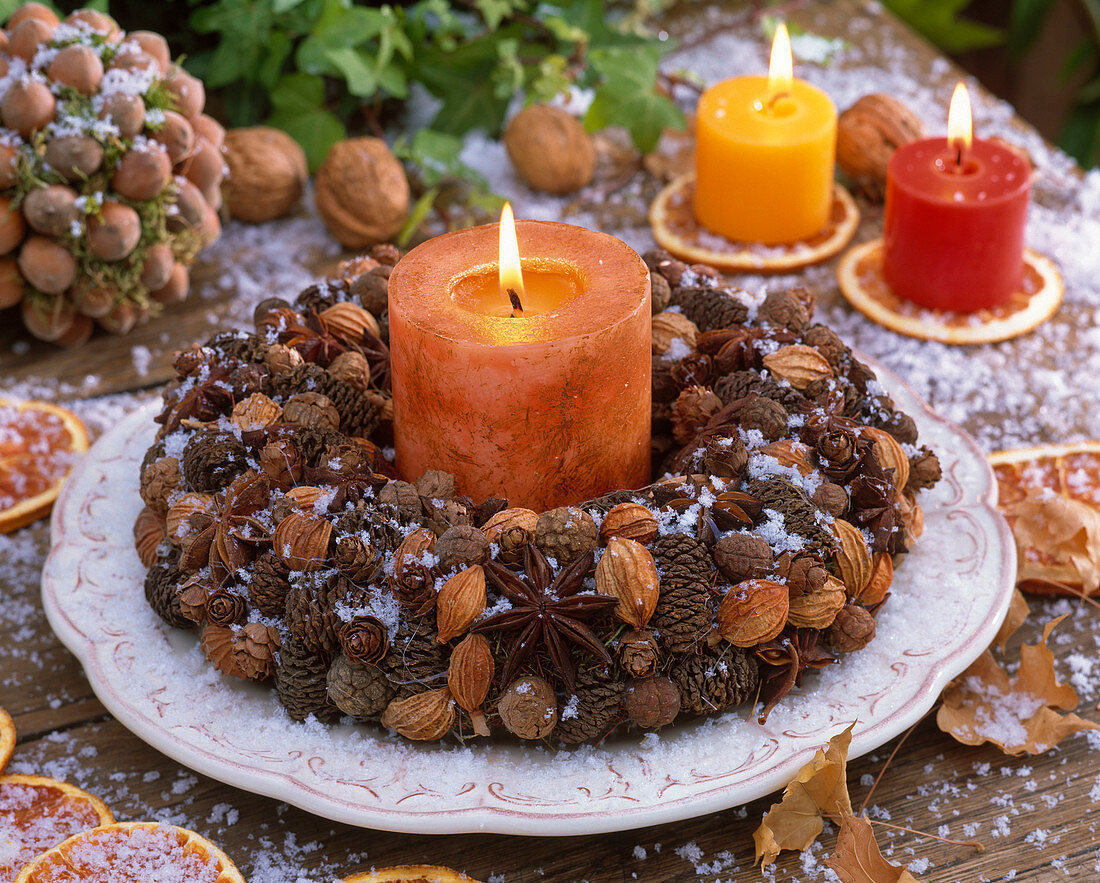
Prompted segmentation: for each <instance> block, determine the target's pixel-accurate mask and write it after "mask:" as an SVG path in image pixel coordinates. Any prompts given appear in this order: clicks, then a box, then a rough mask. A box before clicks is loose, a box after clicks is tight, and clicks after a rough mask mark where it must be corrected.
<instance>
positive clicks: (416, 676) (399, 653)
mask: <svg viewBox="0 0 1100 883" xmlns="http://www.w3.org/2000/svg"><path fill="white" fill-rule="evenodd" d="M435 634H436V622H435V612H434V611H429V612H427V613H425V614H424V615H423V616H421V617H419V618H417V619H413V618H412V617H408V616H406V617H402V620H401V624H400V625H399V626H398V628H397V635H396V636H395V637H394V639H393V641H392V642H390V649H389V652H388V653H386V655H385V657H384V658H383V659H382V662H381V663H380V665H381V667H382V669H383V670H384V671H385V672H386V676H387V677H388V678H389V679H390V683H391V684H393V686H394V688H395V690H396V694H397V698H399V699H404V698H405V697H407V696H415V695H416V694H417V693H423V692H425V691H426V690H431V689H433V688H435V687H439V686H442V685H443V683H444V680H445V678H444V677H443V676H442V675H445V673H446V671H447V659H446V657H445V656H444V647H443V645H442V644H439V643H438V642H437V641H436V640H435Z"/></svg>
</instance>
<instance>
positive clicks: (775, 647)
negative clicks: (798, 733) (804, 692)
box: [756, 628, 836, 723]
mask: <svg viewBox="0 0 1100 883" xmlns="http://www.w3.org/2000/svg"><path fill="white" fill-rule="evenodd" d="M820 642H821V632H820V631H818V630H817V629H796V628H788V629H786V630H785V631H784V632H783V634H781V635H780V636H779V637H778V638H776V639H775V640H774V641H768V642H767V643H766V644H761V645H760V646H759V647H757V648H756V655H757V658H759V659H760V661H761V662H762V663H764V665H763V666H762V667H761V669H760V675H761V678H760V680H761V686H760V701H761V702H763V703H764V709H763V711H761V712H760V717H759V718H757V720H759V722H760V723H765V722H766V721H767V720H768V715H769V714H771V711H772V709H773V708H775V706H776V705H777V704H778V702H779V700H780V699H782V698H783V697H784V696H786V695H787V694H788V693H789V692H791V690H792V689H793V688H794V687H801V686H802V675H803V674H804V673H805V672H806V671H807V670H808V669H811V668H815V669H820V668H825V667H826V666H827V665H832V664H833V663H834V662H836V657H835V656H833V655H832V654H830V653H829V652H827V651H826V650H824V649H822V648H821V647H820V646H819V644H820Z"/></svg>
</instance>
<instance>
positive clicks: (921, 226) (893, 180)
mask: <svg viewBox="0 0 1100 883" xmlns="http://www.w3.org/2000/svg"><path fill="white" fill-rule="evenodd" d="M959 94H961V95H962V99H956V98H953V99H952V117H956V116H957V115H958V114H957V113H956V106H957V102H959V103H960V104H961V106H963V108H964V111H963V112H964V113H965V128H964V129H963V130H962V131H958V130H953V125H954V123H953V120H949V124H948V131H949V135H948V137H947V138H927V139H924V140H922V141H915V142H913V143H911V144H906V145H904V146H902V147H899V148H898V149H897V150H896V151H895V152H894V155H893V156H892V157H891V159H890V163H889V166H888V168H887V172H886V217H885V222H884V230H883V237H884V241H885V250H884V255H883V274H884V276H885V279H886V283H887V284H888V285H889V286H890V288H891V290H892V291H893V292H894V294H896V295H898V296H899V297H902V298H905V299H906V300H909V301H912V302H914V303H916V304H920V305H921V306H924V307H930V308H933V309H938V310H954V311H958V312H972V311H974V310H981V309H986V308H989V307H994V306H996V305H998V304H1001V303H1004V302H1005V301H1007V300H1008V299H1009V298H1010V297H1011V296H1012V294H1013V293H1014V292H1015V291H1016V290H1017V289H1018V287H1019V285H1020V281H1021V278H1022V275H1023V267H1024V227H1025V225H1026V223H1027V205H1028V198H1029V195H1030V192H1031V170H1030V169H1029V168H1028V165H1027V162H1026V161H1025V160H1024V159H1023V157H1022V156H1020V155H1019V154H1018V153H1016V151H1014V150H1012V149H1011V148H1008V147H1005V146H1003V145H1000V144H996V143H993V142H991V141H983V140H981V139H974V140H973V142H972V143H971V141H970V137H969V136H970V118H969V117H970V114H969V103H968V102H966V100H965V89H964V90H963V92H962V93H960V92H959V89H956V95H959Z"/></svg>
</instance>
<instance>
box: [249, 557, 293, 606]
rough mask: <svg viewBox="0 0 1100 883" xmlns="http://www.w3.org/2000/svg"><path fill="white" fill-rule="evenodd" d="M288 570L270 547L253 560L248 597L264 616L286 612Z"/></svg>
mask: <svg viewBox="0 0 1100 883" xmlns="http://www.w3.org/2000/svg"><path fill="white" fill-rule="evenodd" d="M289 572H290V571H289V570H288V568H287V566H286V565H285V564H283V562H282V560H281V559H280V558H279V556H278V555H276V554H275V553H274V552H272V551H271V550H270V549H268V550H267V551H266V552H264V553H263V554H262V555H261V556H260V557H259V558H257V559H256V560H255V561H254V562H253V564H252V580H251V581H250V582H249V584H248V597H249V599H250V600H251V601H252V603H253V605H255V607H256V609H257V610H259V611H260V613H262V614H264V616H279V617H281V616H283V615H284V614H285V613H286V595H287V592H289V591H290V580H289V577H288V575H289Z"/></svg>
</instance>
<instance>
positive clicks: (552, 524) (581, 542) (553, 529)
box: [535, 506, 599, 567]
mask: <svg viewBox="0 0 1100 883" xmlns="http://www.w3.org/2000/svg"><path fill="white" fill-rule="evenodd" d="M598 533H599V528H597V527H596V522H595V521H593V520H592V516H591V515H589V514H588V513H587V512H585V511H584V510H582V509H578V508H577V507H575V506H562V507H560V508H558V509H551V510H549V511H548V512H543V513H542V514H541V515H540V516H539V520H538V521H537V522H536V524H535V545H536V546H538V547H539V551H540V552H542V554H543V555H545V556H546V557H547V558H553V559H554V560H555V561H556V562H557V564H558V567H565V566H566V565H567V564H569V563H571V562H572V561H574V560H576V559H577V558H579V557H580V556H581V555H583V554H584V553H585V552H591V551H593V550H595V548H596V537H597V535H598Z"/></svg>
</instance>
